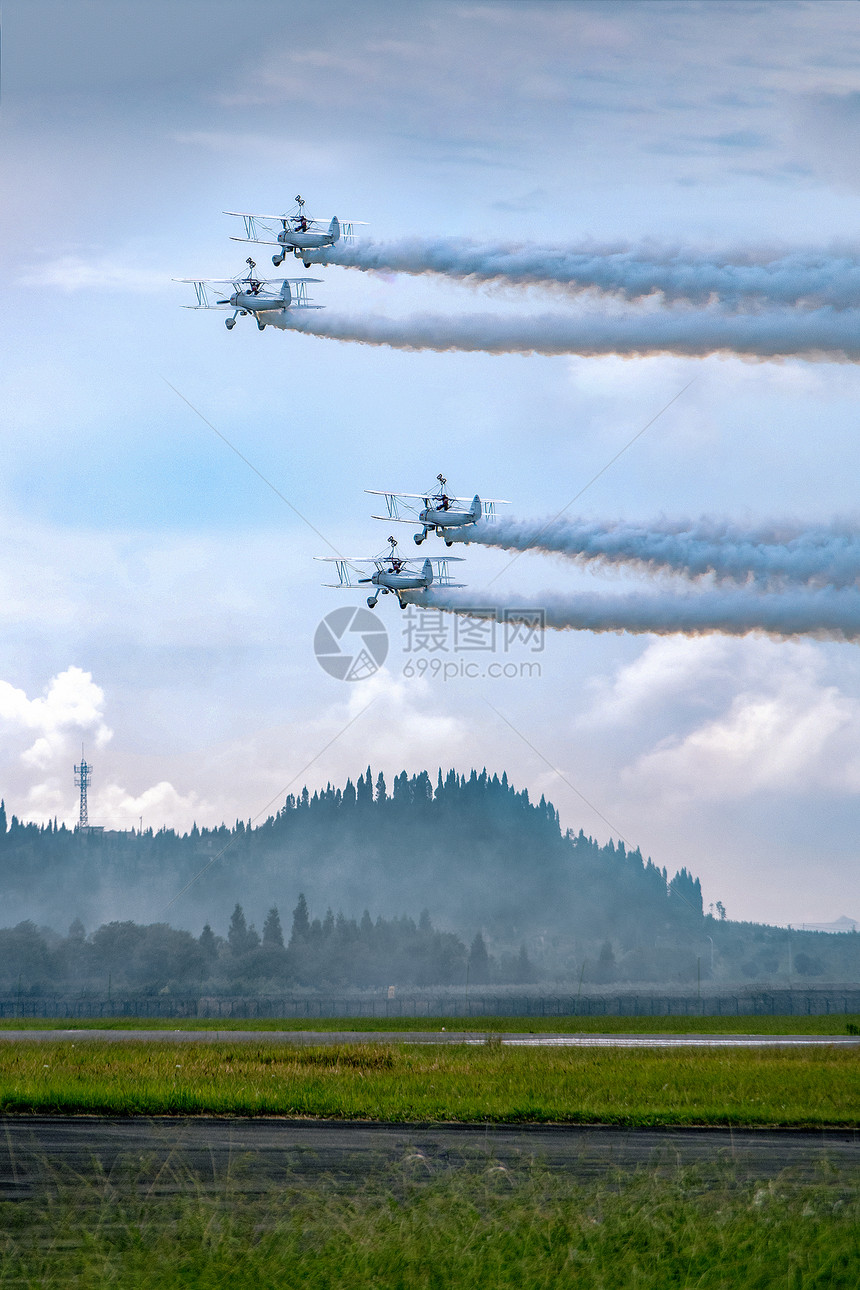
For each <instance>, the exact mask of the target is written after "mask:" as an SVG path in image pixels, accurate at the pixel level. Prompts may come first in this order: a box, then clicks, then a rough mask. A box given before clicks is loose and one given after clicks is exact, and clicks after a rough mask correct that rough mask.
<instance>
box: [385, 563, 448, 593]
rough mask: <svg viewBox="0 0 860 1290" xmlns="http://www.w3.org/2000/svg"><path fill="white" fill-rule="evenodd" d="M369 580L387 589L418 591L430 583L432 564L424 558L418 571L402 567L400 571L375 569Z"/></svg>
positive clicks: (431, 579)
mask: <svg viewBox="0 0 860 1290" xmlns="http://www.w3.org/2000/svg"><path fill="white" fill-rule="evenodd" d="M370 581H371V582H372V583H373V585H374V586H375V587H387V588H388V590H389V591H420V590H421V589H422V588H424V587H429V586H430V584H431V583H432V581H433V566H432V564H431V563H430V561H429V560H425V561H424V566H423V568H422V569H421V572H420V573H419V572H418V570H417V569H411V570H410V569H403V570H401V571H400V572H395V571H394V570H393V569H377V571H376V573H374V574H373V576H372V577H371V579H370Z"/></svg>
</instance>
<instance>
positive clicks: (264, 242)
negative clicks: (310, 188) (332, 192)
mask: <svg viewBox="0 0 860 1290" xmlns="http://www.w3.org/2000/svg"><path fill="white" fill-rule="evenodd" d="M295 203H296V209H295V210H294V211H293V212H291V213H290V214H289V215H251V214H249V213H248V212H247V211H225V212H224V214H225V215H235V216H236V217H237V218H238V219H241V220H244V222H245V236H244V237H234V238H232V239H231V240H232V241H233V242H256V243H258V244H259V245H260V246H277V247H279V248H280V249H279V250H278V251H276V252H275V254H274V255H273V256H272V264H274V265H275V267H276V268H277V267H279V266H280V265H281V264H283V262H284V258H285V257H286V256H287V255H289V254H290V253H292V254H293V255H295V256H296V258H297V259H299V260H302V261H303V263H304V266H305V268H306V269H309V268H310V267H311V263H312V259H313V256H314V253H315V252H318V251H327V250H329V249H330V248H331V247H333V246H334V244H335V242H340V241H341V240H343V241H344V242H354V241H355V229H356V227H357V226H358V224H360V223H362V222H363V221H361V220H339V219H338V217H337V216H336V215H334V216H332V218H331V219H330V220H329V218H328V216H326V217H325V218H323V217H322V216H315V217H314V216H310V215H306V214H305V199H304V198H303V197H302V196H301V194H298V195H297V196H296V198H295ZM326 225H328V227H326ZM279 226H280V227H279Z"/></svg>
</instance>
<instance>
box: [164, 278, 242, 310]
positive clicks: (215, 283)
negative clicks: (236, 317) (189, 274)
mask: <svg viewBox="0 0 860 1290" xmlns="http://www.w3.org/2000/svg"><path fill="white" fill-rule="evenodd" d="M173 281H174V282H189V283H190V284H191V286H192V287H193V288H194V293H195V295H196V296H197V304H196V305H183V306H182V308H183V309H226V308H228V306H227V305H220V304H219V303H218V301H217V300H214V299H212V298H210V296H209V288H210V287H232V286H233V285H234V280H233V278H174V279H173ZM217 294H218V293H217V292H216V295H217Z"/></svg>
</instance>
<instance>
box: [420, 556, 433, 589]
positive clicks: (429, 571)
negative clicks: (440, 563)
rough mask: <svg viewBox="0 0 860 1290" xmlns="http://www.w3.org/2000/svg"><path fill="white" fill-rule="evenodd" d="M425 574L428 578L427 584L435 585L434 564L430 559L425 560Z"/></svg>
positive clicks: (422, 571)
mask: <svg viewBox="0 0 860 1290" xmlns="http://www.w3.org/2000/svg"><path fill="white" fill-rule="evenodd" d="M421 573H422V574H423V576H424V577H425V578H426V579H427V586H428V587H430V586H432V585H433V566H432V564H431V563H430V561H429V560H425V561H424V568H423V569H422V570H421Z"/></svg>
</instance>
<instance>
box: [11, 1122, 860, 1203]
mask: <svg viewBox="0 0 860 1290" xmlns="http://www.w3.org/2000/svg"><path fill="white" fill-rule="evenodd" d="M531 1161H538V1162H540V1163H541V1164H543V1165H544V1166H545V1167H546V1168H548V1169H550V1170H561V1171H564V1172H566V1173H568V1174H569V1175H570V1176H571V1177H574V1178H576V1179H578V1180H580V1181H587V1180H588V1179H593V1178H596V1177H600V1176H605V1175H607V1174H609V1173H610V1172H611V1171H613V1170H617V1169H623V1170H631V1169H635V1168H638V1167H646V1166H652V1167H653V1166H657V1165H660V1166H662V1167H663V1168H674V1167H677V1166H679V1165H694V1164H698V1165H704V1166H713V1167H718V1166H719V1165H720V1163H721V1162H727V1163H730V1164H731V1165H732V1166H733V1169H734V1171H735V1176H740V1177H744V1178H758V1177H763V1178H767V1177H773V1176H774V1175H776V1174H778V1173H780V1172H781V1171H782V1170H784V1169H790V1170H791V1171H792V1176H793V1177H796V1178H797V1177H799V1178H813V1177H816V1176H821V1175H820V1167H821V1165H822V1163H823V1162H824V1161H827V1162H828V1163H829V1165H830V1166H831V1170H830V1177H831V1179H832V1180H833V1181H834V1182H837V1181H838V1182H839V1183H840V1184H841V1185H846V1184H847V1185H850V1186H852V1187H856V1186H857V1185H858V1180H860V1171H858V1165H860V1133H858V1132H857V1131H853V1130H850V1129H849V1130H837V1129H825V1130H817V1131H814V1130H806V1129H802V1130H801V1129H785V1130H769V1129H760V1130H759V1129H742V1130H737V1129H736V1130H732V1129H617V1128H611V1127H606V1126H602V1125H596V1126H556V1125H524V1126H517V1127H511V1126H478V1125H422V1124H415V1125H403V1124H369V1123H364V1122H359V1123H353V1122H348V1121H346V1122H345V1121H329V1120H287V1119H275V1118H260V1119H229V1118H221V1117H219V1118H214V1117H213V1118H209V1117H195V1118H194V1119H170V1118H163V1119H157V1118H144V1117H123V1118H121V1117H117V1118H103V1117H96V1116H39V1115H35V1116H2V1117H0V1199H2V1200H14V1199H24V1198H27V1197H30V1196H33V1195H35V1194H38V1193H39V1192H41V1191H43V1190H44V1189H45V1188H46V1187H51V1186H52V1185H54V1184H56V1182H57V1181H58V1180H62V1179H66V1180H67V1181H73V1182H75V1183H77V1184H79V1183H81V1182H84V1181H86V1180H87V1179H88V1178H95V1177H97V1176H98V1174H99V1173H100V1172H101V1173H102V1174H103V1175H104V1174H106V1175H107V1176H108V1177H109V1178H111V1180H112V1182H114V1184H115V1185H117V1186H119V1185H121V1184H122V1183H123V1182H125V1183H126V1184H128V1183H129V1182H131V1183H132V1185H133V1184H134V1180H135V1178H136V1177H138V1178H140V1180H141V1183H142V1184H144V1185H145V1187H146V1191H147V1194H149V1195H152V1194H153V1191H155V1192H163V1193H172V1192H176V1191H180V1190H183V1189H185V1188H187V1187H189V1186H193V1187H200V1186H201V1185H202V1186H204V1187H212V1188H220V1187H221V1186H223V1183H224V1181H225V1180H226V1179H227V1178H228V1177H229V1178H230V1179H231V1183H232V1185H233V1186H237V1187H239V1188H240V1189H241V1190H242V1191H244V1192H257V1191H264V1190H268V1189H269V1188H271V1186H272V1185H273V1184H277V1183H279V1182H283V1183H293V1184H295V1183H297V1182H300V1181H301V1179H302V1178H311V1177H319V1176H327V1177H330V1178H331V1179H332V1180H333V1182H335V1183H336V1182H337V1181H338V1180H339V1179H340V1180H347V1181H352V1182H355V1181H361V1180H362V1179H365V1178H370V1177H372V1176H373V1175H374V1174H375V1173H376V1174H379V1173H380V1172H381V1171H382V1170H383V1169H390V1167H392V1166H395V1167H396V1166H400V1167H401V1168H404V1169H407V1170H409V1171H410V1176H412V1177H427V1178H431V1177H438V1176H439V1174H440V1172H444V1171H450V1170H452V1169H458V1168H463V1169H471V1170H476V1169H478V1170H483V1169H486V1168H488V1167H491V1166H494V1165H498V1164H501V1165H504V1166H505V1167H506V1168H516V1167H522V1166H524V1165H526V1164H528V1163H529V1162H531ZM147 1166H148V1167H147Z"/></svg>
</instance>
